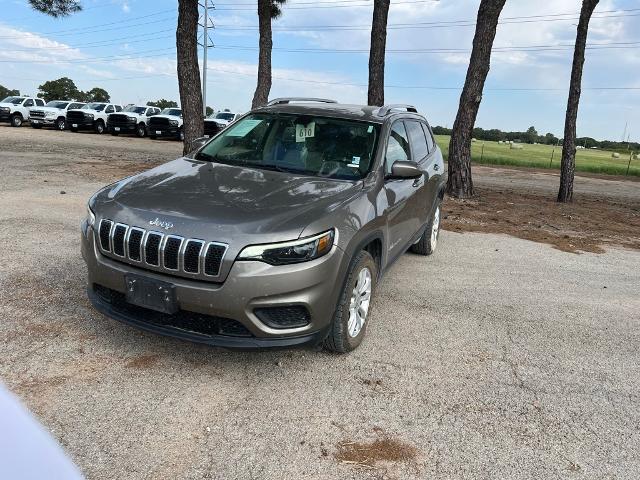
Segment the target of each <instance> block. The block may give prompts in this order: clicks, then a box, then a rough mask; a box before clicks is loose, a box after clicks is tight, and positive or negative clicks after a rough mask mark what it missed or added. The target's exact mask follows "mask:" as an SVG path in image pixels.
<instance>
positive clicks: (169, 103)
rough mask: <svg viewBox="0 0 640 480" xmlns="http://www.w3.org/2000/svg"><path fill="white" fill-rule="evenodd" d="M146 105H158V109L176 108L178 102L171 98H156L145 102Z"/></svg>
mask: <svg viewBox="0 0 640 480" xmlns="http://www.w3.org/2000/svg"><path fill="white" fill-rule="evenodd" d="M147 105H149V106H150V107H158V108H159V109H160V110H164V109H165V108H178V103H177V102H174V101H173V100H165V99H164V98H161V99H160V100H156V101H155V102H147Z"/></svg>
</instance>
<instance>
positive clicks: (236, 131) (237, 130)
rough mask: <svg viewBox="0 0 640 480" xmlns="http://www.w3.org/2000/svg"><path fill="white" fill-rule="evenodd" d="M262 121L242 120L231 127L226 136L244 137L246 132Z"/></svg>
mask: <svg viewBox="0 0 640 480" xmlns="http://www.w3.org/2000/svg"><path fill="white" fill-rule="evenodd" d="M261 123H262V120H243V121H242V122H240V123H238V124H237V125H235V126H234V127H233V129H232V130H231V131H229V133H227V136H228V137H246V136H247V134H248V133H249V132H250V131H251V130H253V129H254V128H256V127H257V126H258V125H260V124H261Z"/></svg>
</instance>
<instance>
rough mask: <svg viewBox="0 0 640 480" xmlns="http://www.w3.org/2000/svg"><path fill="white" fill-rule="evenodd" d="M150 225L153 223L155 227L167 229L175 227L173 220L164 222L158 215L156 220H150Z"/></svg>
mask: <svg viewBox="0 0 640 480" xmlns="http://www.w3.org/2000/svg"><path fill="white" fill-rule="evenodd" d="M149 225H152V226H154V227H160V228H164V229H165V230H170V229H172V228H173V223H171V222H163V221H162V220H160V219H159V218H157V217H156V219H155V220H151V221H150V222H149Z"/></svg>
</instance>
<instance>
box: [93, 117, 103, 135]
mask: <svg viewBox="0 0 640 480" xmlns="http://www.w3.org/2000/svg"><path fill="white" fill-rule="evenodd" d="M95 129H96V133H98V134H102V133H104V122H103V121H102V120H98V121H97V122H96V126H95Z"/></svg>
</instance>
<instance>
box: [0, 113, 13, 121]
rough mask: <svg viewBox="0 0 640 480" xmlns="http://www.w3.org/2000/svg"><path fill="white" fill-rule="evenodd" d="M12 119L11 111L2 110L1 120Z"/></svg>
mask: <svg viewBox="0 0 640 480" xmlns="http://www.w3.org/2000/svg"><path fill="white" fill-rule="evenodd" d="M9 121H11V113H5V112H0V122H9Z"/></svg>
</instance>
